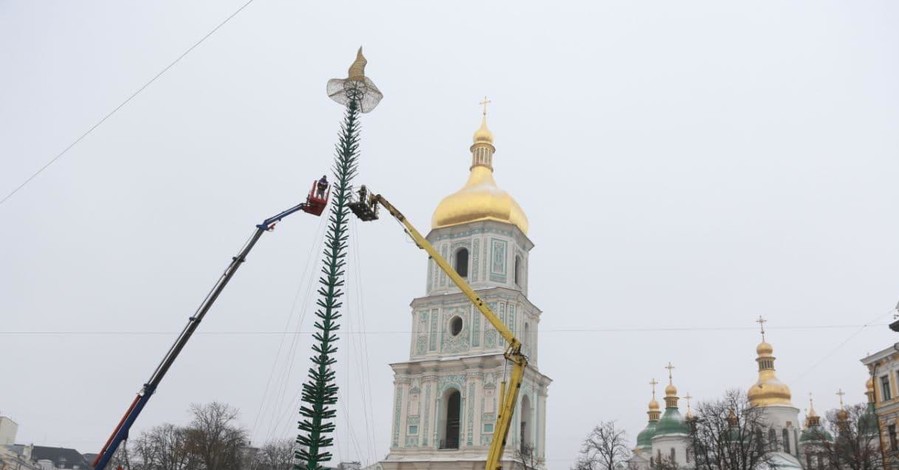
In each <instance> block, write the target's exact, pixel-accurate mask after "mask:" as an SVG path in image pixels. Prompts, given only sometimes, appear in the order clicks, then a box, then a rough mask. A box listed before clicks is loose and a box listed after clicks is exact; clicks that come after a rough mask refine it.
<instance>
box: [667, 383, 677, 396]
mask: <svg viewBox="0 0 899 470" xmlns="http://www.w3.org/2000/svg"><path fill="white" fill-rule="evenodd" d="M665 396H666V397H674V396H677V387H675V386H674V384H671V383H670V384H668V386H666V387H665Z"/></svg>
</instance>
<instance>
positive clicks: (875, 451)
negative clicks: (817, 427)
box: [820, 403, 883, 470]
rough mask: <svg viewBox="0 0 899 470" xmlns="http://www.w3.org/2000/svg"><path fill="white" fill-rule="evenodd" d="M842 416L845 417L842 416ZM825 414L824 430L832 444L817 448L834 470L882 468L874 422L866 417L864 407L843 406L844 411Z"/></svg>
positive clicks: (876, 427)
mask: <svg viewBox="0 0 899 470" xmlns="http://www.w3.org/2000/svg"><path fill="white" fill-rule="evenodd" d="M843 413H845V414H843ZM843 413H841V412H840V410H831V411H828V412H827V427H828V428H829V430H830V432H831V434H832V435H833V441H832V442H830V441H825V442H822V443H821V444H820V445H821V447H823V448H824V453H825V455H826V456H827V458H828V459H829V461H830V464H831V466H832V467H833V468H838V469H847V470H878V469H880V468H882V467H883V454H882V453H881V449H880V433H879V430H878V423H877V419H876V417H874V416H868V415H866V413H867V405H865V404H863V403H862V404H858V405H852V406H848V407H846V409H845V410H844V412H843Z"/></svg>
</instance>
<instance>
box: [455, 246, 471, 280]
mask: <svg viewBox="0 0 899 470" xmlns="http://www.w3.org/2000/svg"><path fill="white" fill-rule="evenodd" d="M455 259H456V262H455V266H454V267H455V268H456V272H457V273H458V274H459V276H462V277H464V278H467V277H468V249H467V248H459V249H458V250H456V256H455Z"/></svg>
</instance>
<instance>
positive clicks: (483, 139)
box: [473, 116, 493, 144]
mask: <svg viewBox="0 0 899 470" xmlns="http://www.w3.org/2000/svg"><path fill="white" fill-rule="evenodd" d="M473 140H474V143H476V144H493V132H490V129H488V128H487V116H484V117H483V118H482V119H481V127H479V128H478V130H476V131H475V132H474V138H473Z"/></svg>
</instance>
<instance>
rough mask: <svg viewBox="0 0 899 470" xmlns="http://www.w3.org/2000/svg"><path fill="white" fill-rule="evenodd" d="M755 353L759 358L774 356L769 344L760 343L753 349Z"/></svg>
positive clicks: (772, 348)
mask: <svg viewBox="0 0 899 470" xmlns="http://www.w3.org/2000/svg"><path fill="white" fill-rule="evenodd" d="M755 352H756V353H757V354H758V355H759V356H770V355H771V354H774V347H773V346H771V345H770V344H769V343H766V342H765V341H762V342H761V343H759V345H758V347H756V348H755Z"/></svg>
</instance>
